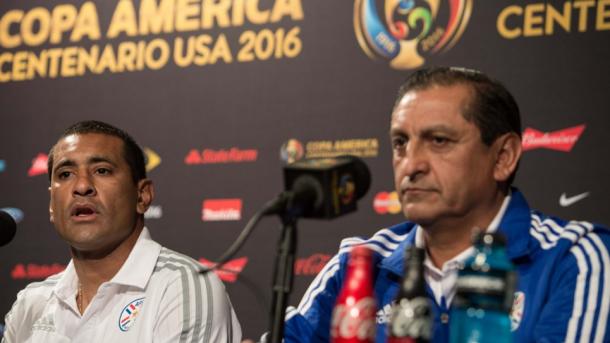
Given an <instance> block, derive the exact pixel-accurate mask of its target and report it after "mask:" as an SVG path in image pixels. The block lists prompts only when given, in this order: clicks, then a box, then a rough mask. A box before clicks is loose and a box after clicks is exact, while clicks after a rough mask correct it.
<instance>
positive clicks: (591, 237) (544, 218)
mask: <svg viewBox="0 0 610 343" xmlns="http://www.w3.org/2000/svg"><path fill="white" fill-rule="evenodd" d="M531 219H532V221H531V226H530V236H531V237H532V238H533V239H535V240H536V241H537V242H538V244H539V245H540V248H542V249H543V250H554V249H562V248H563V249H566V248H569V249H574V247H576V246H581V245H583V244H587V242H596V243H599V245H601V246H605V247H606V248H608V246H610V229H608V228H607V227H605V226H603V225H601V224H597V223H594V222H589V221H584V220H565V219H561V218H558V217H554V216H549V215H545V214H543V213H541V212H539V211H532V212H531Z"/></svg>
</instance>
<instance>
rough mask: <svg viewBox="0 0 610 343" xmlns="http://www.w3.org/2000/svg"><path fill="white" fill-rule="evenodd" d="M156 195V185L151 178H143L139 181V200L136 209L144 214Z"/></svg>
mask: <svg viewBox="0 0 610 343" xmlns="http://www.w3.org/2000/svg"><path fill="white" fill-rule="evenodd" d="M154 197H155V187H154V186H153V182H152V180H150V179H142V180H140V181H138V202H137V204H136V211H137V212H138V213H139V214H144V213H145V212H146V210H148V207H150V204H151V203H152V201H153V199H154Z"/></svg>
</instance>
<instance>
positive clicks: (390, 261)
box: [379, 188, 531, 276]
mask: <svg viewBox="0 0 610 343" xmlns="http://www.w3.org/2000/svg"><path fill="white" fill-rule="evenodd" d="M511 191H512V194H511V199H510V202H509V203H508V208H507V209H506V212H504V216H503V217H502V219H501V220H500V225H499V227H498V231H499V232H501V233H502V234H504V236H506V239H507V241H508V242H509V244H508V246H507V249H506V253H507V254H508V257H509V258H510V259H511V260H513V261H515V260H518V259H520V258H523V257H525V256H527V255H529V253H530V250H531V249H530V242H531V241H530V235H529V228H530V221H531V218H530V208H529V205H528V204H527V201H526V200H525V197H524V196H523V194H522V193H521V192H520V191H519V190H518V189H517V188H512V189H511ZM416 228H417V224H415V223H413V222H404V223H401V224H398V225H395V226H393V227H391V228H390V230H392V231H394V232H396V233H397V234H405V233H407V232H408V235H407V237H406V238H405V239H404V240H403V241H402V242H401V243H400V244H399V245H398V247H396V250H394V252H393V253H392V254H391V255H390V256H388V257H386V258H384V259H383V260H382V261H381V262H380V264H379V265H380V267H381V268H383V269H387V270H388V271H390V272H392V273H394V274H396V275H399V276H400V275H402V274H403V269H404V255H405V249H406V248H407V246H410V245H414V244H415V234H416V232H417V230H416Z"/></svg>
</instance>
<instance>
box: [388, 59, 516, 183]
mask: <svg viewBox="0 0 610 343" xmlns="http://www.w3.org/2000/svg"><path fill="white" fill-rule="evenodd" d="M461 84H463V85H466V86H468V87H469V88H470V89H471V91H472V97H471V99H470V103H469V104H467V105H466V108H464V111H463V113H462V115H463V116H464V119H466V120H467V121H469V122H472V123H474V124H475V125H476V127H477V128H478V129H479V131H480V133H481V140H482V141H483V143H484V144H485V145H488V146H489V145H491V144H492V143H493V142H494V141H495V140H496V139H497V138H498V137H500V136H501V135H503V134H505V133H508V132H514V133H515V134H517V135H518V136H519V137H521V116H520V114H519V106H518V105H517V102H516V101H515V98H513V96H512V94H510V92H509V91H508V90H507V89H506V87H504V85H502V84H501V83H500V82H499V81H497V80H494V79H492V78H490V77H488V76H487V75H485V74H483V73H482V72H479V71H476V70H471V69H465V68H456V67H431V68H424V69H420V70H417V71H415V72H414V73H412V74H411V75H410V76H409V77H408V78H407V79H406V80H405V82H404V83H403V84H402V86H401V87H400V90H399V91H398V97H397V99H396V102H395V103H394V108H396V106H397V105H398V103H399V102H400V100H401V99H402V98H403V97H404V96H405V94H406V93H408V92H410V91H415V90H425V89H428V88H430V87H433V86H444V87H449V86H454V85H461ZM515 174H516V169H515V172H514V173H513V174H512V175H511V177H510V178H509V180H508V184H509V185H510V184H511V183H512V181H513V179H514V178H515Z"/></svg>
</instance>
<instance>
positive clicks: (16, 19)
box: [0, 0, 304, 82]
mask: <svg viewBox="0 0 610 343" xmlns="http://www.w3.org/2000/svg"><path fill="white" fill-rule="evenodd" d="M270 3H271V4H269V2H265V5H261V4H259V0H200V1H182V0H141V1H140V2H139V6H136V5H135V4H134V1H132V0H120V1H119V2H118V3H117V5H116V7H115V9H114V12H113V13H112V16H111V20H110V22H109V23H108V24H107V25H103V24H105V23H100V16H99V15H98V9H97V7H96V5H95V3H94V2H92V1H87V2H84V3H83V4H82V5H81V6H80V8H79V7H77V6H75V5H72V4H60V5H56V6H55V7H53V8H52V9H50V10H49V9H47V8H44V7H35V8H32V9H30V10H27V11H24V10H21V9H12V10H9V11H8V12H6V13H4V14H3V15H2V16H1V17H0V48H3V49H17V48H22V49H31V48H33V47H40V46H43V45H51V46H53V45H60V44H75V43H80V42H83V41H88V42H96V41H99V40H102V39H105V40H107V41H111V42H112V41H114V44H113V43H108V44H103V45H98V44H93V45H90V46H88V47H83V46H68V47H61V46H60V47H51V48H46V49H43V50H41V51H36V52H35V51H32V50H20V51H7V52H3V53H1V54H0V82H8V81H21V80H30V79H33V78H35V77H42V78H45V77H48V78H55V77H73V76H82V75H84V74H85V73H87V72H88V73H91V74H101V73H104V72H110V73H120V72H131V71H138V70H144V69H150V70H157V69H161V68H163V67H165V66H166V65H167V64H168V62H170V61H173V62H174V63H175V65H176V66H178V67H188V66H191V65H194V66H204V65H210V64H215V63H216V62H219V61H222V62H224V63H232V62H233V61H237V62H250V61H254V60H267V59H271V58H273V59H282V58H294V57H296V56H298V55H299V54H300V52H301V49H302V42H301V40H300V37H299V34H300V28H299V27H298V26H293V27H291V28H284V27H280V28H274V29H268V28H263V29H261V30H258V31H253V30H246V31H244V32H241V34H239V37H238V40H237V42H233V44H235V45H238V46H239V50H238V51H237V53H236V54H235V55H234V54H233V53H234V51H233V50H232V48H231V42H230V38H229V37H227V36H226V35H225V33H223V32H220V33H217V32H218V30H215V34H214V35H212V34H206V33H197V34H191V35H188V36H184V35H183V33H188V32H195V31H201V30H211V29H215V28H229V27H240V26H243V25H244V24H246V23H249V24H252V25H264V24H275V23H278V22H280V21H282V23H286V22H287V21H300V20H303V18H304V14H303V7H302V4H301V0H273V1H270ZM261 6H263V7H261ZM168 33H178V34H182V35H180V36H178V37H175V38H173V40H170V39H167V38H165V37H163V38H161V37H155V35H162V34H168ZM137 37H141V39H139V40H135V41H121V40H125V39H134V38H137Z"/></svg>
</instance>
